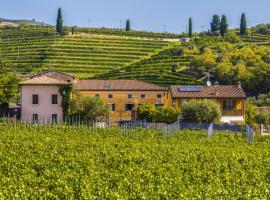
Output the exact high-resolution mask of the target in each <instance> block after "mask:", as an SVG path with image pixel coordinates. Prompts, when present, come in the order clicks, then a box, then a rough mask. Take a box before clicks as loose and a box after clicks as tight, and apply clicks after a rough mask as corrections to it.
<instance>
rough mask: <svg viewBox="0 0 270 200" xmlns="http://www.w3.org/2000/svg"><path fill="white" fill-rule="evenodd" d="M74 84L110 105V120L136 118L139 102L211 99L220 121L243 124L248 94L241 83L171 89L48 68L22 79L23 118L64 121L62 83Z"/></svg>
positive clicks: (169, 103) (177, 103) (178, 103)
mask: <svg viewBox="0 0 270 200" xmlns="http://www.w3.org/2000/svg"><path fill="white" fill-rule="evenodd" d="M67 84H73V86H74V87H75V88H76V89H77V90H78V91H79V92H80V93H81V94H83V95H86V96H91V97H98V98H100V99H101V101H102V102H103V103H104V104H107V105H108V106H109V107H110V108H111V112H110V114H109V116H108V120H109V121H110V122H111V123H116V122H118V121H121V120H135V119H136V118H137V113H136V110H137V108H138V106H140V105H143V104H146V105H155V106H157V107H162V106H173V107H175V108H177V109H179V110H180V111H181V107H182V105H183V103H184V102H186V101H190V100H193V99H196V100H201V99H211V100H213V101H215V102H217V103H218V104H219V105H220V109H221V111H222V118H221V122H223V123H233V124H242V123H244V116H245V100H246V95H245V93H244V91H243V89H242V88H241V85H226V86H225V85H210V86H181V85H174V86H171V87H170V89H169V88H167V87H161V86H159V85H155V84H150V83H147V82H143V81H138V80H75V79H74V77H73V76H70V75H68V74H64V73H61V72H58V71H53V70H50V71H46V72H42V73H39V74H37V75H35V76H32V77H31V79H30V80H27V81H24V82H21V83H20V85H21V119H22V120H24V121H26V122H39V123H51V122H62V120H63V110H62V107H61V102H62V95H61V94H60V92H59V89H60V87H61V86H62V85H67Z"/></svg>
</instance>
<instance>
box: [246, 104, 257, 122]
mask: <svg viewBox="0 0 270 200" xmlns="http://www.w3.org/2000/svg"><path fill="white" fill-rule="evenodd" d="M256 115H257V111H256V108H255V106H254V105H253V104H250V103H247V104H246V109H245V121H246V124H250V125H252V124H254V123H255V116H256Z"/></svg>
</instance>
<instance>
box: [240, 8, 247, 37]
mask: <svg viewBox="0 0 270 200" xmlns="http://www.w3.org/2000/svg"><path fill="white" fill-rule="evenodd" d="M245 34H247V19H246V14H245V13H243V14H242V16H241V24H240V35H245Z"/></svg>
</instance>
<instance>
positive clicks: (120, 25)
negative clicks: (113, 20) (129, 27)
mask: <svg viewBox="0 0 270 200" xmlns="http://www.w3.org/2000/svg"><path fill="white" fill-rule="evenodd" d="M121 29H122V19H120V30H121Z"/></svg>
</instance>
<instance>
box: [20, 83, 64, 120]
mask: <svg viewBox="0 0 270 200" xmlns="http://www.w3.org/2000/svg"><path fill="white" fill-rule="evenodd" d="M33 94H38V95H39V97H38V104H37V105H34V104H32V95H33ZM52 94H57V95H58V104H55V105H54V104H52ZM61 102H62V96H61V95H60V93H59V87H58V86H53V85H22V86H21V104H22V117H21V119H22V121H24V122H29V123H31V122H32V119H33V114H38V116H39V123H50V122H51V119H52V114H57V118H58V122H62V121H63V112H62V107H61Z"/></svg>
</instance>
